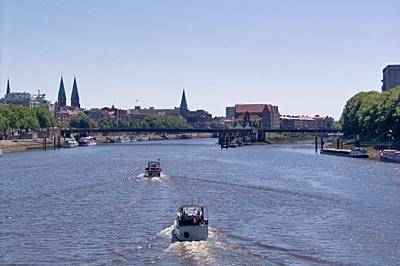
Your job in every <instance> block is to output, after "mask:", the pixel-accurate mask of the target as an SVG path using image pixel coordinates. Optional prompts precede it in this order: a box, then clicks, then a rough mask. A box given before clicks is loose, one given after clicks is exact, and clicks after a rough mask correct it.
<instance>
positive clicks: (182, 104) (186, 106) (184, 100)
mask: <svg viewBox="0 0 400 266" xmlns="http://www.w3.org/2000/svg"><path fill="white" fill-rule="evenodd" d="M179 108H180V109H181V110H188V104H187V101H186V95H185V89H183V93H182V99H181V106H180V107H179Z"/></svg>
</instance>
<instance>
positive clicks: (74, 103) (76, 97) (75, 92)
mask: <svg viewBox="0 0 400 266" xmlns="http://www.w3.org/2000/svg"><path fill="white" fill-rule="evenodd" d="M71 106H72V107H77V108H81V105H80V103H79V93H78V85H76V78H75V77H74V85H73V86H72V94H71Z"/></svg>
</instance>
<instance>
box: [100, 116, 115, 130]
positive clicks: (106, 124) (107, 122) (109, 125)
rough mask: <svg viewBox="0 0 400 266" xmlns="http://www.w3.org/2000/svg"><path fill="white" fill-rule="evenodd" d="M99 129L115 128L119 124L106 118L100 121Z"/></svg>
mask: <svg viewBox="0 0 400 266" xmlns="http://www.w3.org/2000/svg"><path fill="white" fill-rule="evenodd" d="M98 126H99V128H115V127H116V126H117V123H116V121H115V119H111V118H109V117H105V118H103V119H101V120H100V121H99V124H98Z"/></svg>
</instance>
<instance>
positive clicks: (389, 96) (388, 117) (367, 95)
mask: <svg viewBox="0 0 400 266" xmlns="http://www.w3.org/2000/svg"><path fill="white" fill-rule="evenodd" d="M399 122H400V86H399V87H397V88H393V89H390V90H387V91H385V92H383V93H379V92H376V91H370V92H360V93H357V94H356V95H354V96H353V97H352V98H350V99H349V100H348V101H347V103H346V105H345V107H344V109H343V113H342V117H341V118H340V123H341V124H342V129H343V131H344V133H345V134H346V135H353V134H359V133H360V134H362V135H364V136H367V137H370V138H381V137H383V136H386V133H387V132H388V131H389V129H391V130H392V131H393V133H394V135H400V123H399Z"/></svg>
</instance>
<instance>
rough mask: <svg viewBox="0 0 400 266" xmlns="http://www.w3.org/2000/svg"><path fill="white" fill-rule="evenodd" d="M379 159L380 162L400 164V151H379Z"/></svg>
mask: <svg viewBox="0 0 400 266" xmlns="http://www.w3.org/2000/svg"><path fill="white" fill-rule="evenodd" d="M379 158H380V160H381V162H388V163H400V151H395V150H391V151H381V153H380V155H379Z"/></svg>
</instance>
